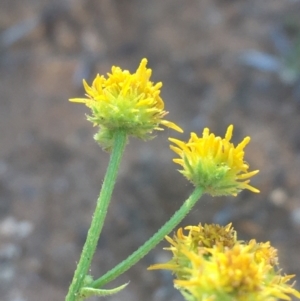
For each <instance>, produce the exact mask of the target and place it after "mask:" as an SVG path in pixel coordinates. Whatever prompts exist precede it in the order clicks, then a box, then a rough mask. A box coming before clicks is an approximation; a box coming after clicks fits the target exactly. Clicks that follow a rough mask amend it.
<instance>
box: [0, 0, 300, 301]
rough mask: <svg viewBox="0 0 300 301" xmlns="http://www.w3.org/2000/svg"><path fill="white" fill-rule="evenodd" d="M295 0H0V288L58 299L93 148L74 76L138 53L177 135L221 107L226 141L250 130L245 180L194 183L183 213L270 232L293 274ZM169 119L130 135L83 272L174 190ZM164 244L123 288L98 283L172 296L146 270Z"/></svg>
mask: <svg viewBox="0 0 300 301" xmlns="http://www.w3.org/2000/svg"><path fill="white" fill-rule="evenodd" d="M299 13H300V2H299V1H287V0H269V1H268V0H266V1H261V0H252V1H250V0H245V1H241V0H233V1H226V0H210V1H208V0H199V1H194V0H191V1H183V0H172V1H171V0H165V1H159V0H154V1H146V0H140V1H137V0H123V1H117V0H115V1H112V0H102V1H95V0H87V1H79V0H69V1H56V2H54V1H50V0H44V1H34V0H23V1H20V0H16V1H8V0H4V1H1V3H0V95H1V100H0V141H1V148H0V296H1V300H2V301H17V300H18V301H21V300H22V301H23V300H24V301H25V300H27V301H37V300H44V301H48V300H49V301H50V300H51V301H59V300H63V299H64V296H65V294H66V291H67V288H68V284H69V282H70V280H71V278H72V273H73V270H74V268H75V264H76V261H77V260H78V258H79V254H80V251H81V248H82V245H83V243H84V240H85V236H86V232H87V229H88V227H89V223H90V219H91V215H92V212H93V209H94V206H95V200H96V197H97V195H98V191H99V188H100V185H101V182H102V179H103V175H104V172H105V169H106V166H107V161H108V155H107V154H106V153H103V152H102V151H101V149H100V148H99V147H98V146H97V145H96V143H95V142H94V141H93V138H92V136H93V133H94V132H95V131H94V129H93V128H92V126H91V124H90V123H89V122H87V121H86V120H85V116H84V114H85V113H87V112H88V111H87V109H86V108H85V107H84V106H81V105H76V104H71V103H69V102H68V98H71V97H80V96H82V95H83V94H84V92H83V89H82V86H81V80H82V78H86V79H87V80H88V81H90V80H91V79H92V78H93V76H94V75H95V74H96V73H101V74H105V73H106V72H109V71H110V68H111V66H112V65H119V66H120V67H122V68H125V69H129V70H131V71H135V69H136V68H137V66H138V64H139V62H140V60H141V58H143V57H147V58H148V60H149V67H151V68H152V69H153V81H155V82H157V81H162V82H163V83H164V87H163V90H162V96H163V99H164V100H165V103H166V108H167V110H168V111H170V114H169V116H168V119H169V120H173V121H175V122H176V123H178V124H180V125H181V126H182V127H183V128H185V131H186V134H185V137H188V135H189V134H188V133H189V132H190V131H195V132H197V133H199V134H201V132H202V130H203V127H205V126H208V127H210V128H211V130H212V131H214V132H215V133H216V134H218V135H224V133H225V131H226V128H227V126H228V125H229V124H231V123H232V124H234V125H235V132H234V141H235V142H239V141H240V140H241V139H242V138H243V137H244V136H247V135H250V136H251V138H252V141H251V143H250V145H249V146H248V149H247V158H246V159H247V160H248V162H249V163H250V165H251V167H252V168H251V169H260V170H261V172H260V174H259V175H258V176H256V177H255V178H254V180H253V181H252V183H253V185H254V186H256V187H258V188H259V189H260V190H261V193H260V194H259V195H254V194H251V193H248V192H243V193H241V194H240V195H239V196H238V197H237V198H228V197H227V198H216V199H212V198H211V197H204V198H203V200H202V201H201V203H199V204H198V205H197V206H196V209H195V210H194V211H193V212H192V213H191V214H190V215H189V216H188V217H187V218H186V220H185V221H184V223H183V225H187V224H191V223H195V224H197V223H199V222H202V223H204V222H218V223H223V224H226V223H228V222H233V225H234V227H235V228H236V229H237V230H238V233H239V237H240V239H250V238H256V239H257V240H258V241H267V240H270V241H271V243H272V244H273V245H274V246H275V247H277V248H278V249H279V256H280V263H281V266H282V267H283V269H284V271H285V272H286V273H289V274H294V273H295V274H297V280H298V286H297V288H298V289H299V288H300V255H299V254H300V235H299V231H300V199H299V198H300V185H299V184H300V133H299V127H300V119H299V109H300V108H299V104H300V80H299V78H300V77H299V74H300V68H299V67H300V58H299V56H300V50H299V45H300V42H299V41H300V38H299V37H300V22H299ZM297 17H298V18H297ZM169 135H174V136H176V135H177V134H175V133H174V132H172V131H171V130H166V131H164V132H162V133H160V134H159V136H158V137H157V138H156V139H155V140H153V141H151V142H148V143H144V142H142V141H134V140H132V141H131V142H130V144H129V146H128V148H127V150H126V153H125V157H124V160H123V163H122V168H121V171H120V175H119V178H118V184H117V186H116V190H115V192H114V195H113V200H112V204H111V207H110V209H109V214H108V217H107V222H106V225H105V229H104V232H103V236H102V237H101V240H100V242H99V247H98V250H97V254H96V257H95V260H94V263H93V269H92V272H93V274H94V275H100V274H101V273H103V272H104V271H106V270H108V269H109V268H110V267H113V266H114V265H115V264H116V263H118V262H119V261H120V260H122V259H123V258H125V257H126V255H128V254H130V252H132V251H133V250H135V249H136V248H137V247H138V246H139V245H141V244H142V243H143V242H144V241H145V240H146V239H147V238H148V237H149V236H150V235H151V234H152V233H153V232H154V231H155V230H156V229H158V227H160V225H162V223H163V222H164V221H165V220H166V219H167V218H168V217H169V216H170V215H171V214H172V213H173V212H174V211H175V210H176V209H177V208H178V207H179V205H180V204H181V202H182V200H183V199H185V198H186V197H187V196H188V195H189V193H190V191H191V189H192V188H191V187H190V186H189V185H188V184H187V183H186V181H185V179H183V178H182V177H181V176H180V175H179V173H178V172H177V171H176V169H177V167H175V166H174V164H173V163H171V159H172V157H173V154H172V153H171V151H170V150H169V148H168V142H167V137H168V136H169ZM181 137H182V136H181ZM166 245H167V244H166V243H162V244H161V245H160V246H166ZM166 256H167V254H166V252H164V251H162V249H161V247H157V248H156V249H155V250H154V251H152V252H151V253H150V254H149V255H148V256H147V257H146V258H145V259H143V260H142V261H141V262H140V263H139V264H138V265H137V266H135V267H134V268H132V269H131V270H130V271H128V272H127V273H126V274H125V275H124V276H122V277H121V279H119V280H117V281H116V283H115V284H121V283H124V282H127V281H130V285H129V286H128V288H126V289H125V290H124V291H123V292H122V293H120V294H118V295H116V296H113V297H111V298H107V299H109V300H114V301H117V300H130V301H136V300H143V301H147V300H156V301H164V300H182V298H181V296H179V295H178V294H176V292H175V290H174V289H173V288H172V277H171V275H170V274H169V273H161V272H157V271H153V272H148V271H146V267H147V266H148V265H150V264H152V263H154V262H157V261H162V260H163V259H164V258H165V257H166ZM94 300H95V299H94Z"/></svg>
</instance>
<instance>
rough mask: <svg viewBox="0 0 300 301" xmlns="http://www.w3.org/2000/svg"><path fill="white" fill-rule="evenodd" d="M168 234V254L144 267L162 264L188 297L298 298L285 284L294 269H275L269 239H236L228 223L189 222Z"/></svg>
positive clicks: (197, 300) (224, 300)
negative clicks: (165, 258) (162, 261)
mask: <svg viewBox="0 0 300 301" xmlns="http://www.w3.org/2000/svg"><path fill="white" fill-rule="evenodd" d="M185 229H187V230H189V233H188V235H185V234H184V233H183V230H182V228H180V229H179V230H178V231H177V234H176V235H174V238H173V239H171V238H170V237H167V238H166V239H167V241H168V242H170V243H171V247H170V248H168V249H167V250H169V251H171V252H172V254H173V258H172V259H171V260H170V261H169V262H167V263H165V264H156V265H153V266H151V267H149V268H148V269H149V270H154V269H167V270H171V271H172V272H173V273H174V274H175V278H176V279H175V280H174V285H175V287H176V288H177V289H179V290H180V292H181V293H182V294H183V296H184V297H185V299H186V300H188V301H204V300H205V301H206V300H213V301H276V300H278V299H284V300H290V299H291V298H290V295H293V296H295V297H297V298H300V292H298V291H297V290H295V289H294V288H293V284H289V283H288V282H289V280H290V279H291V278H293V277H294V275H284V276H282V275H281V274H280V270H279V268H278V261H277V250H276V249H274V248H273V247H271V245H270V243H269V242H266V243H257V242H256V241H255V240H254V239H253V240H251V241H249V242H248V243H245V242H243V241H238V240H237V239H236V232H235V231H234V230H233V229H232V228H231V224H229V225H227V226H225V227H222V226H218V225H205V226H201V224H200V225H199V226H189V227H186V228H185ZM218 233H219V237H218V235H217V234H218Z"/></svg>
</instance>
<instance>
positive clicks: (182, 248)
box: [148, 224, 237, 279]
mask: <svg viewBox="0 0 300 301" xmlns="http://www.w3.org/2000/svg"><path fill="white" fill-rule="evenodd" d="M184 229H185V230H188V234H187V235H185V234H184V231H183V229H182V228H179V229H178V230H177V233H176V234H175V235H174V237H173V239H172V238H171V237H169V236H166V240H167V241H168V242H169V243H170V244H171V247H170V248H166V250H169V251H171V252H172V253H173V258H172V259H171V261H169V262H167V263H162V264H155V265H152V266H150V267H149V268H148V269H149V270H156V269H167V270H172V271H173V273H174V274H175V275H176V277H177V279H186V272H187V271H186V269H185V268H189V267H190V266H191V263H190V259H189V258H188V257H187V256H186V252H192V253H201V254H202V255H203V256H209V252H207V250H206V248H213V247H214V246H219V247H221V248H225V247H232V246H233V245H234V244H235V243H236V241H237V240H236V231H235V230H234V229H233V228H232V227H231V224H228V225H227V226H220V225H217V224H212V225H208V224H205V225H204V226H202V225H201V224H199V226H187V227H185V228H184ZM189 273H190V272H189V271H188V274H189Z"/></svg>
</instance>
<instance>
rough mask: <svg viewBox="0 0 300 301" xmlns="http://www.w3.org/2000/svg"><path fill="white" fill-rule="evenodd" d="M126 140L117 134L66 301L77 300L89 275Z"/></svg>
mask: <svg viewBox="0 0 300 301" xmlns="http://www.w3.org/2000/svg"><path fill="white" fill-rule="evenodd" d="M126 139H127V136H126V133H124V132H122V131H120V132H117V133H116V134H115V137H114V146H113V149H112V153H111V156H110V160H109V164H108V167H107V171H106V175H105V178H104V181H103V184H102V188H101V191H100V195H99V198H98V200H97V205H96V209H95V212H94V216H93V218H92V223H91V226H90V229H89V231H88V234H87V238H86V242H85V244H84V246H83V249H82V253H81V256H80V259H79V262H78V265H77V268H76V271H75V273H74V276H73V280H72V283H71V285H70V287H69V292H68V294H67V296H66V299H65V301H75V300H76V297H77V295H78V292H79V290H80V289H81V287H82V285H83V281H84V279H85V276H86V275H87V274H88V270H89V268H90V265H91V261H92V259H93V255H94V253H95V250H96V247H97V243H98V240H99V236H100V233H101V230H102V228H103V224H104V219H105V217H106V214H107V208H108V205H109V202H110V199H111V195H112V191H113V188H114V185H115V182H116V178H117V173H118V169H119V166H120V162H121V158H122V155H123V151H124V148H125V145H126Z"/></svg>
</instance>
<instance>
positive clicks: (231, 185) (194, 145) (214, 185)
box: [169, 125, 259, 196]
mask: <svg viewBox="0 0 300 301" xmlns="http://www.w3.org/2000/svg"><path fill="white" fill-rule="evenodd" d="M232 131H233V125H230V126H229V127H228V129H227V132H226V135H225V138H223V139H222V138H221V137H216V136H215V135H214V134H213V133H209V129H208V128H205V129H204V131H203V135H202V137H198V136H197V135H196V134H195V133H191V138H190V140H189V141H188V142H183V141H180V140H177V139H173V138H170V139H169V140H170V141H171V142H173V143H174V144H175V145H176V146H174V145H171V146H170V148H171V149H172V150H173V151H174V152H175V153H177V154H178V155H179V157H180V158H176V159H174V160H173V161H174V162H175V163H178V164H180V165H181V166H182V167H183V170H181V171H180V172H181V173H182V174H183V175H184V176H185V177H186V178H187V179H188V180H190V181H191V182H192V183H193V184H194V185H195V186H196V187H202V188H203V189H204V191H205V192H206V193H209V194H211V195H213V196H219V195H229V194H231V195H234V196H235V195H237V193H238V192H240V191H241V190H243V189H249V190H251V191H252V192H259V190H257V189H256V188H254V187H253V186H251V185H249V182H250V180H249V178H251V177H252V176H254V175H255V174H257V173H258V170H255V171H252V172H249V171H248V168H249V165H248V164H247V163H246V162H245V161H244V148H245V146H246V145H247V144H248V143H249V141H250V137H246V138H244V140H243V141H242V142H241V143H240V144H238V145H237V146H236V147H235V146H234V145H233V143H231V142H230V140H231V137H232Z"/></svg>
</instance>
